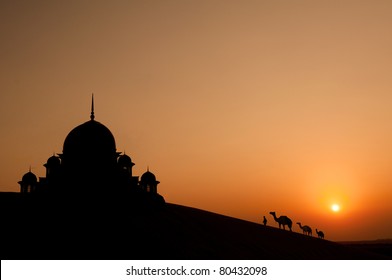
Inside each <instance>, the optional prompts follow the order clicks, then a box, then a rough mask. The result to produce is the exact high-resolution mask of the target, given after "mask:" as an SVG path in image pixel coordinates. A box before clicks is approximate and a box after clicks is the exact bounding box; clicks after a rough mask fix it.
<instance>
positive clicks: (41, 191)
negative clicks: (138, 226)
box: [18, 96, 165, 207]
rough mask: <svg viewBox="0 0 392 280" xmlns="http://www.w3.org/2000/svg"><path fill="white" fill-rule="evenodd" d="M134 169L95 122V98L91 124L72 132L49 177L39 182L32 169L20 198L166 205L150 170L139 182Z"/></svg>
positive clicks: (52, 163)
mask: <svg viewBox="0 0 392 280" xmlns="http://www.w3.org/2000/svg"><path fill="white" fill-rule="evenodd" d="M134 165H135V164H134V163H133V162H132V159H131V158H130V157H129V156H128V155H127V154H125V153H124V154H122V153H121V152H117V150H116V142H115V139H114V136H113V134H112V133H111V131H110V130H109V129H108V128H107V127H106V126H105V125H103V124H101V123H100V122H98V121H96V120H95V115H94V96H92V102H91V115H90V120H89V121H87V122H85V123H83V124H81V125H79V126H77V127H75V128H74V129H73V130H71V132H69V134H68V135H67V137H66V138H65V141H64V145H63V152H62V153H61V154H57V155H55V154H53V156H51V157H49V159H48V160H47V162H46V163H45V164H44V166H45V168H46V177H40V178H39V179H37V176H36V175H35V174H34V173H32V172H31V168H30V170H29V172H27V173H26V174H24V175H23V177H22V180H21V181H19V182H18V183H19V185H20V193H21V195H29V194H30V195H32V196H41V197H48V196H49V197H55V198H57V199H66V200H67V201H68V202H70V201H71V202H75V201H78V200H79V201H83V204H84V205H86V204H89V203H94V201H93V200H95V201H96V200H98V201H101V202H102V200H106V201H107V200H108V199H109V198H111V202H112V203H116V200H115V198H116V197H117V198H121V199H122V200H124V198H128V202H130V203H136V204H138V205H140V204H146V205H150V206H151V205H152V206H154V207H155V206H162V205H164V204H165V200H164V198H163V197H162V196H161V195H160V194H158V188H157V187H158V184H159V181H157V180H156V177H155V175H154V174H153V173H152V172H150V171H149V168H148V167H147V171H146V172H145V173H144V174H143V175H142V176H141V177H140V179H139V176H134V175H133V173H132V167H133V166H134Z"/></svg>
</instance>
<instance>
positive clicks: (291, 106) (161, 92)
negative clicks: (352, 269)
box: [0, 0, 392, 240]
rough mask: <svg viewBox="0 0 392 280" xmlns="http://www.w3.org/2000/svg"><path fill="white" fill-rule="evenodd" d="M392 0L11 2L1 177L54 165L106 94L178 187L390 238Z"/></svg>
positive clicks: (1, 76) (3, 12) (129, 148)
mask: <svg viewBox="0 0 392 280" xmlns="http://www.w3.org/2000/svg"><path fill="white" fill-rule="evenodd" d="M391 14H392V1H388V0H385V1H379V0H368V1H367V0H366V1H361V0H356V1H345V0H339V1H317V0H309V1H302V0H298V1H289V0H285V1H283V0H282V1H279V0H276V1H267V0H255V1H250V0H244V1H239V0H178V1H175V0H166V1H161V0H151V1H148V0H147V1H146V0H143V1H130V0H124V1H119V0H114V1H107V0H95V1H87V0H75V1H49V0H47V1H43V0H41V1H40V0H36V1H28V0H26V1H23V0H21V1H1V2H0V42H1V43H0V136H1V137H0V190H1V191H19V185H18V184H17V181H19V180H20V179H21V177H22V175H23V174H24V173H26V172H27V171H28V170H29V166H30V165H31V168H32V171H33V172H34V173H35V174H36V175H37V176H41V177H43V176H45V168H44V167H43V164H44V163H45V162H46V160H47V159H48V158H49V157H50V156H51V155H52V154H53V153H61V152H62V145H63V142H64V139H65V137H66V136H67V134H68V133H69V132H70V131H71V130H72V129H73V128H74V127H76V126H77V125H79V124H81V123H83V122H85V121H87V120H89V116H90V102H91V94H92V93H94V98H95V116H96V120H97V121H99V122H101V123H102V124H104V125H106V126H107V127H108V128H109V129H110V130H111V131H112V133H113V135H114V137H115V138H116V145H117V150H118V151H119V152H123V151H125V152H126V153H127V154H128V155H129V156H131V158H132V160H133V161H134V162H135V163H136V165H135V166H134V169H133V170H134V172H133V173H134V174H136V175H141V174H142V173H143V172H145V171H146V169H147V166H149V168H150V171H152V172H153V173H154V174H155V175H156V176H157V179H158V180H159V181H161V183H160V185H159V187H158V191H159V193H161V194H162V195H163V196H164V197H165V199H166V201H167V202H171V203H176V204H182V205H186V206H192V207H197V208H201V209H204V210H208V211H212V212H217V213H220V214H225V215H229V216H233V217H237V218H241V219H245V220H249V221H254V222H258V223H260V222H261V220H262V217H263V215H265V216H266V218H267V219H268V224H269V225H273V226H277V225H276V223H274V222H273V220H272V216H271V215H269V214H268V212H270V211H276V212H277V214H278V215H287V216H289V217H290V218H292V220H293V221H294V223H296V222H301V223H302V224H308V225H310V226H311V227H313V228H317V229H319V230H322V231H324V233H325V235H326V239H330V240H363V239H378V238H392V219H391V217H392V203H391V201H390V200H391V199H392V79H391V78H392V16H391ZM333 204H338V205H339V206H340V210H339V211H337V212H334V211H332V209H331V207H332V205H333ZM3 215H4V214H3ZM293 229H294V230H295V231H299V227H298V226H297V225H296V224H295V225H294V227H293Z"/></svg>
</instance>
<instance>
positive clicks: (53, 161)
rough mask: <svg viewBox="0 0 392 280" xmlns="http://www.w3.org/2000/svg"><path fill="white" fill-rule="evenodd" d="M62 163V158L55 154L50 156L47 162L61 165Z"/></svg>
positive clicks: (48, 164)
mask: <svg viewBox="0 0 392 280" xmlns="http://www.w3.org/2000/svg"><path fill="white" fill-rule="evenodd" d="M60 164H61V162H60V158H59V157H56V156H55V155H53V156H51V157H50V158H48V161H47V162H46V165H47V166H59V165H60Z"/></svg>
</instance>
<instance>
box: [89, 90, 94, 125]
mask: <svg viewBox="0 0 392 280" xmlns="http://www.w3.org/2000/svg"><path fill="white" fill-rule="evenodd" d="M90 119H91V120H92V121H93V120H94V119H95V116H94V93H93V94H92V95H91V115H90Z"/></svg>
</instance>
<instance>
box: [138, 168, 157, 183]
mask: <svg viewBox="0 0 392 280" xmlns="http://www.w3.org/2000/svg"><path fill="white" fill-rule="evenodd" d="M140 181H142V182H143V183H144V182H148V183H149V182H154V183H155V182H156V181H157V179H156V177H155V175H154V174H153V173H151V172H150V171H149V170H147V171H146V172H145V173H144V174H143V175H142V177H141V178H140Z"/></svg>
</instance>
